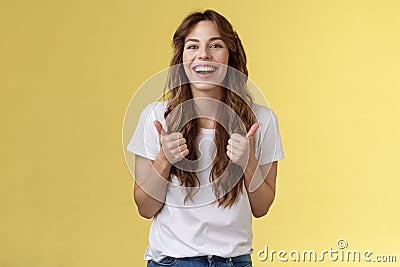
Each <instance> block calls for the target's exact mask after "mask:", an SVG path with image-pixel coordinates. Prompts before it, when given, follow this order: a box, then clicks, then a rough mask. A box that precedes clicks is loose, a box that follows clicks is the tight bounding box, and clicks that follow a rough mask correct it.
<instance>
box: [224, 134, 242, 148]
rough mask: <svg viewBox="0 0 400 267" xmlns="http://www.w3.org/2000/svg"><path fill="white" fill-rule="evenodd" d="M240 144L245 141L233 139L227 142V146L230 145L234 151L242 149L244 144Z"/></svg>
mask: <svg viewBox="0 0 400 267" xmlns="http://www.w3.org/2000/svg"><path fill="white" fill-rule="evenodd" d="M241 138H244V137H243V136H241ZM242 142H247V140H237V139H233V138H231V139H229V140H228V144H229V145H231V146H232V147H233V148H235V149H243V147H244V144H242Z"/></svg>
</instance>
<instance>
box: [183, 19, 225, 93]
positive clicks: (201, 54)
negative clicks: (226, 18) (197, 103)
mask: <svg viewBox="0 0 400 267" xmlns="http://www.w3.org/2000/svg"><path fill="white" fill-rule="evenodd" d="M228 59H229V50H228V47H227V46H226V44H225V43H224V42H223V41H222V39H221V34H220V33H219V31H218V29H217V27H216V26H215V24H214V23H213V22H212V21H200V22H198V23H197V24H196V25H195V26H194V28H193V30H192V31H191V32H190V33H189V34H188V35H187V36H186V38H185V44H184V49H183V63H184V67H185V72H186V75H187V76H188V78H189V81H190V87H191V89H192V93H193V96H196V95H201V96H204V94H205V93H208V94H216V93H218V94H222V90H223V89H222V87H221V86H219V85H220V84H222V81H223V80H224V78H225V75H226V71H227V65H228Z"/></svg>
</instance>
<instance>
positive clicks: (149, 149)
mask: <svg viewBox="0 0 400 267" xmlns="http://www.w3.org/2000/svg"><path fill="white" fill-rule="evenodd" d="M161 105H162V103H160V102H154V103H151V104H149V105H148V106H147V107H146V108H145V109H144V110H143V111H142V113H141V114H140V117H139V121H138V124H137V126H136V129H135V132H134V133H133V135H132V138H131V140H130V141H129V144H128V146H127V150H128V151H130V152H132V153H134V154H136V155H139V156H142V157H144V158H147V159H150V160H154V159H155V158H156V156H157V154H158V152H159V151H160V145H159V139H158V132H157V129H156V128H155V126H154V121H155V120H158V121H160V122H161V124H162V125H163V127H165V122H164V116H163V115H164V114H163V112H162V107H161Z"/></svg>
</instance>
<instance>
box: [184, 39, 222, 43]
mask: <svg viewBox="0 0 400 267" xmlns="http://www.w3.org/2000/svg"><path fill="white" fill-rule="evenodd" d="M215 40H221V41H223V40H222V38H221V37H212V38H210V39H209V40H208V41H210V42H211V41H215ZM189 41H191V42H200V41H199V40H198V39H187V40H186V42H185V44H186V43H187V42H189Z"/></svg>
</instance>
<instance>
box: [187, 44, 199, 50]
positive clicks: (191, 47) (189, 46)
mask: <svg viewBox="0 0 400 267" xmlns="http://www.w3.org/2000/svg"><path fill="white" fill-rule="evenodd" d="M196 48H197V45H194V44H191V45H188V46H187V47H186V49H196Z"/></svg>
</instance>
